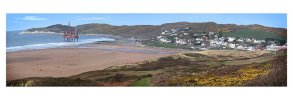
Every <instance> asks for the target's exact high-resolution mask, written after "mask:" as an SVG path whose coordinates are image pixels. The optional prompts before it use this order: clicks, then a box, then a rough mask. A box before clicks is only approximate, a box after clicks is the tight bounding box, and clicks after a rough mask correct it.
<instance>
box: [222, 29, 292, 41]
mask: <svg viewBox="0 0 293 100" xmlns="http://www.w3.org/2000/svg"><path fill="white" fill-rule="evenodd" d="M222 35H223V36H225V37H227V36H233V37H248V38H249V37H254V38H256V39H258V40H265V38H275V39H281V40H287V37H286V36H280V35H278V34H276V33H273V32H265V31H261V30H240V31H236V32H223V34H222Z"/></svg>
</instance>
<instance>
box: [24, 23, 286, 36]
mask: <svg viewBox="0 0 293 100" xmlns="http://www.w3.org/2000/svg"><path fill="white" fill-rule="evenodd" d="M68 27H69V26H67V25H61V24H56V25H52V26H48V27H44V28H32V29H28V30H26V31H28V32H33V31H51V32H57V33H63V32H64V31H65V30H66V29H67V28H68ZM185 27H189V28H191V29H192V31H191V32H219V31H222V32H223V33H227V34H229V35H232V36H233V35H234V33H235V34H242V33H243V31H244V32H245V30H249V32H254V31H256V32H257V34H265V35H267V33H269V34H270V36H278V37H281V38H284V39H286V37H287V29H286V28H274V27H266V26H262V25H257V24H253V25H236V24H217V23H214V22H204V23H190V22H177V23H165V24H162V25H132V26H128V25H123V26H114V25H109V24H99V23H91V24H82V25H78V26H75V28H77V29H78V30H79V32H80V33H81V34H109V35H118V36H125V37H136V38H140V39H150V38H154V37H156V36H158V35H159V34H160V33H161V32H162V31H165V30H171V29H178V28H185ZM252 34H253V33H252ZM271 34H274V35H271Z"/></svg>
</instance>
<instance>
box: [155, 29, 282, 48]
mask: <svg viewBox="0 0 293 100" xmlns="http://www.w3.org/2000/svg"><path fill="white" fill-rule="evenodd" d="M222 35H223V32H221V31H220V32H194V31H192V29H191V28H190V27H188V26H186V27H184V28H176V29H174V28H173V29H171V30H165V31H163V32H161V33H160V35H158V36H157V37H156V41H159V42H161V43H167V44H175V45H177V46H185V47H188V48H189V49H198V50H207V49H216V50H223V49H225V50H226V49H237V50H248V51H256V50H267V51H278V50H280V49H286V48H287V43H280V41H279V40H277V39H273V38H266V39H265V40H257V39H256V38H254V37H233V36H226V37H225V36H222Z"/></svg>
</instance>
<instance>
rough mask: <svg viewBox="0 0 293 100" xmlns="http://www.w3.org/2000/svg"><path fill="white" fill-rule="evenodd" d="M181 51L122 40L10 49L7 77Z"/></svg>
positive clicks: (55, 73) (63, 72) (75, 70)
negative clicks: (132, 43) (22, 49)
mask: <svg viewBox="0 0 293 100" xmlns="http://www.w3.org/2000/svg"><path fill="white" fill-rule="evenodd" d="M181 52H183V51H180V50H175V49H167V48H166V49H160V48H153V47H148V46H135V45H131V44H125V43H121V42H106V43H101V42H97V43H92V44H83V45H78V46H76V47H74V48H70V47H68V48H51V49H37V50H25V51H16V52H6V54H7V55H6V59H7V62H6V63H7V66H6V68H7V69H6V72H7V73H6V74H7V76H6V78H7V81H8V80H16V79H23V78H29V77H67V76H72V75H76V74H80V73H83V72H88V71H94V70H102V69H105V68H108V67H111V66H115V65H123V64H131V63H136V62H141V61H144V60H148V59H154V58H158V57H163V56H168V55H173V54H177V53H181Z"/></svg>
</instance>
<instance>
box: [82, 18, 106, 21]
mask: <svg viewBox="0 0 293 100" xmlns="http://www.w3.org/2000/svg"><path fill="white" fill-rule="evenodd" d="M78 20H85V21H95V20H107V18H106V17H87V18H78Z"/></svg>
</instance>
